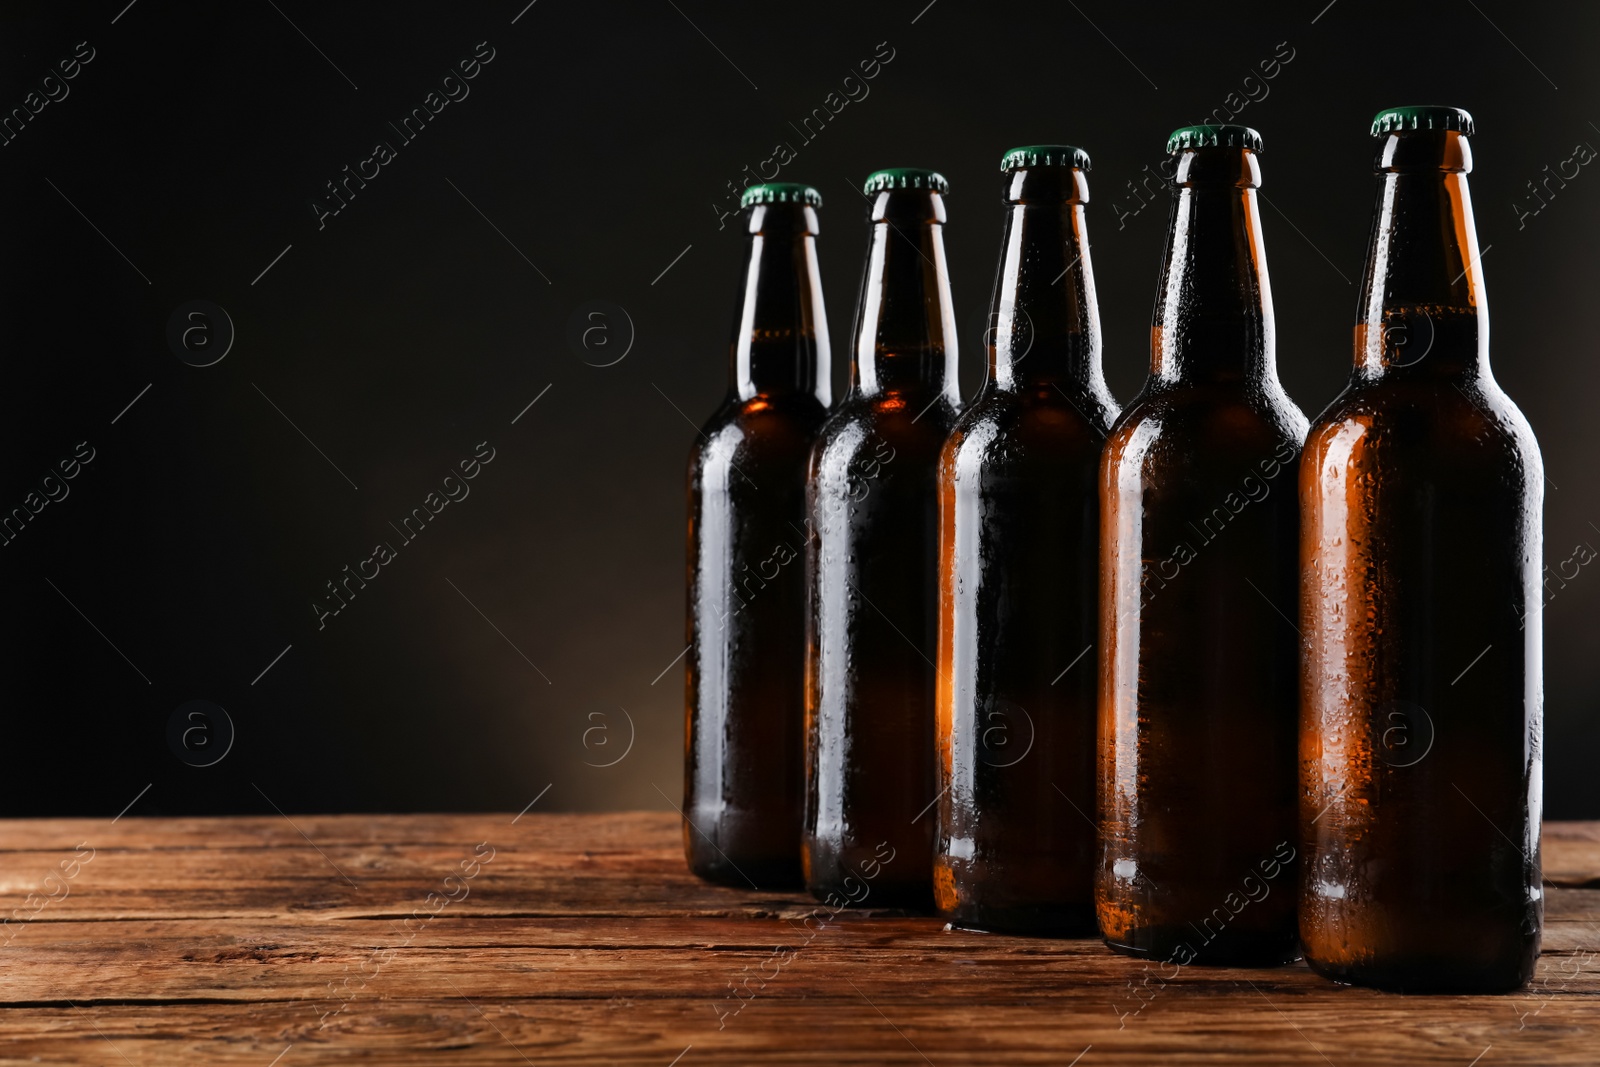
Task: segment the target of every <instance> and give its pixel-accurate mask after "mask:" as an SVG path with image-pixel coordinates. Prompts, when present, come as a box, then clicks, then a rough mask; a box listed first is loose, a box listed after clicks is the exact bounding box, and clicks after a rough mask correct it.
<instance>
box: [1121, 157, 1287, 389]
mask: <svg viewBox="0 0 1600 1067" xmlns="http://www.w3.org/2000/svg"><path fill="white" fill-rule="evenodd" d="M1174 182H1175V184H1176V186H1177V189H1176V193H1177V196H1176V199H1175V200H1174V201H1173V208H1172V225H1171V227H1170V229H1169V231H1168V234H1167V255H1166V264H1165V266H1164V267H1163V269H1162V277H1161V293H1160V297H1159V303H1158V304H1157V305H1156V312H1155V322H1154V324H1153V326H1152V328H1151V346H1150V373H1151V375H1152V376H1154V377H1156V378H1159V379H1161V380H1162V381H1164V382H1171V383H1183V384H1252V383H1257V382H1261V381H1263V380H1268V379H1271V380H1276V377H1277V365H1276V337H1275V331H1274V325H1273V317H1272V283H1271V281H1270V280H1269V279H1268V277H1267V258H1266V246H1265V244H1264V243H1263V240H1262V233H1261V215H1260V212H1259V208H1258V205H1257V202H1256V186H1258V185H1259V184H1260V183H1261V172H1260V167H1259V164H1257V162H1256V158H1255V153H1253V152H1251V151H1248V150H1246V149H1240V148H1226V147H1208V148H1200V149H1191V150H1188V151H1185V152H1183V153H1182V155H1181V157H1180V158H1179V160H1178V166H1177V170H1176V173H1175V175H1174Z"/></svg>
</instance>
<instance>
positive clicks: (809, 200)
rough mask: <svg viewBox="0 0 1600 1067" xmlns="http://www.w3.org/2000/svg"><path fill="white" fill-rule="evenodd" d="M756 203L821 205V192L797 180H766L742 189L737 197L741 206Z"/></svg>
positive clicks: (745, 206)
mask: <svg viewBox="0 0 1600 1067" xmlns="http://www.w3.org/2000/svg"><path fill="white" fill-rule="evenodd" d="M757 204H806V205H808V206H810V207H821V206H822V194H821V193H819V192H817V191H816V190H815V189H813V188H812V187H811V186H809V185H801V184H800V183H799V182H767V183H766V184H764V185H752V186H750V188H748V189H746V190H745V191H744V195H743V196H741V197H740V198H739V206H740V207H741V208H747V207H754V206H756V205H757Z"/></svg>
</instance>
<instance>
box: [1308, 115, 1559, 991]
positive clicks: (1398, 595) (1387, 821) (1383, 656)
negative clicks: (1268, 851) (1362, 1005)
mask: <svg viewBox="0 0 1600 1067" xmlns="http://www.w3.org/2000/svg"><path fill="white" fill-rule="evenodd" d="M1468 121H1469V122H1470V119H1469V120H1468ZM1391 141H1392V142H1403V143H1391V144H1389V145H1386V146H1385V148H1384V152H1385V155H1386V156H1387V165H1385V159H1384V158H1380V170H1381V171H1383V173H1382V174H1381V175H1380V197H1379V209H1378V211H1377V212H1375V221H1374V231H1373V242H1372V251H1371V252H1370V253H1369V262H1368V278H1367V286H1366V293H1365V295H1364V299H1363V309H1362V314H1361V317H1360V322H1359V323H1358V325H1357V328H1356V356H1357V366H1356V371H1355V374H1354V375H1353V377H1352V381H1351V383H1350V385H1349V387H1348V388H1347V389H1346V390H1345V391H1344V393H1343V394H1341V396H1340V397H1339V398H1338V399H1336V400H1335V401H1334V403H1333V404H1332V405H1331V406H1330V407H1329V408H1328V410H1327V411H1326V412H1324V413H1323V414H1322V415H1321V416H1320V417H1319V418H1318V420H1317V422H1316V425H1315V426H1314V427H1313V429H1312V431H1311V434H1310V436H1309V438H1308V441H1307V446H1306V453H1305V458H1304V459H1303V461H1302V465H1301V468H1300V496H1301V502H1302V508H1303V516H1304V522H1303V539H1302V544H1301V582H1302V616H1301V626H1302V629H1303V630H1304V632H1305V643H1306V657H1305V661H1304V667H1303V677H1302V723H1301V729H1302V733H1301V747H1300V755H1301V775H1302V787H1303V788H1302V795H1301V828H1302V833H1303V837H1304V845H1305V850H1306V865H1305V870H1304V876H1303V877H1304V886H1303V895H1302V908H1301V935H1302V939H1303V941H1304V944H1305V950H1306V958H1307V961H1308V963H1310V965H1311V966H1312V967H1313V968H1314V969H1315V970H1317V971H1319V972H1320V973H1322V974H1324V975H1327V976H1329V977H1331V978H1334V979H1336V980H1339V981H1344V982H1352V983H1359V984H1364V985H1374V986H1378V987H1381V988H1388V989H1394V990H1402V991H1419V992H1422V991H1494V990H1505V989H1513V988H1516V987H1518V986H1520V985H1523V984H1525V983H1526V982H1527V981H1528V980H1529V979H1530V978H1531V976H1532V974H1533V968H1534V964H1535V961H1536V959H1537V957H1538V953H1539V941H1540V931H1541V925H1542V915H1543V904H1542V897H1541V884H1540V882H1541V879H1540V854H1539V853H1540V790H1541V760H1540V749H1541V743H1542V710H1543V709H1542V698H1543V693H1542V681H1541V629H1540V626H1541V622H1540V603H1541V600H1542V597H1541V595H1540V594H1541V589H1540V566H1541V562H1542V559H1541V557H1542V543H1541V536H1542V535H1541V525H1542V509H1543V483H1544V478H1543V466H1542V462H1541V459H1540V456H1539V450H1538V445H1537V444H1536V443H1535V441H1534V438H1533V434H1532V431H1531V429H1530V428H1529V426H1528V423H1527V421H1526V419H1524V418H1523V416H1522V414H1521V412H1520V411H1518V410H1517V408H1516V406H1515V405H1514V404H1512V402H1511V401H1510V399H1509V398H1508V397H1506V395H1505V394H1504V392H1502V391H1501V389H1500V387H1499V386H1498V385H1497V384H1496V383H1495V381H1494V379H1493V376H1492V375H1491V374H1490V372H1489V368H1488V359H1487V354H1488V316H1487V308H1486V305H1485V301H1484V299H1483V292H1482V283H1481V278H1480V277H1479V275H1478V267H1477V263H1476V260H1477V256H1478V251H1477V242H1476V236H1475V233H1474V228H1473V221H1472V211H1471V201H1470V198H1469V196H1468V193H1467V187H1466V179H1465V174H1466V171H1467V169H1469V168H1470V155H1468V154H1466V148H1465V143H1464V141H1465V138H1464V136H1463V135H1462V134H1461V133H1459V132H1457V131H1453V130H1435V131H1424V132H1409V131H1408V132H1404V133H1401V134H1399V135H1397V136H1395V137H1393V138H1391ZM1430 162H1431V164H1432V165H1431V166H1430V165H1429V164H1430ZM1452 279H1453V280H1452Z"/></svg>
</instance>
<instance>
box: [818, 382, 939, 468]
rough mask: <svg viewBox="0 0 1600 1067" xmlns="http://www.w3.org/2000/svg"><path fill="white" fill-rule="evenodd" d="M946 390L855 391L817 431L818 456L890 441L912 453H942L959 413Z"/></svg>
mask: <svg viewBox="0 0 1600 1067" xmlns="http://www.w3.org/2000/svg"><path fill="white" fill-rule="evenodd" d="M960 410H961V409H960V405H959V404H958V403H957V402H956V401H954V400H952V399H951V398H950V397H949V396H948V395H946V394H944V393H933V392H932V391H929V392H927V393H923V394H920V395H919V394H912V393H898V394H879V395H873V396H865V395H862V394H861V393H858V392H854V391H852V392H851V393H850V394H849V395H848V396H846V397H845V398H844V399H843V400H841V401H840V402H839V404H838V405H837V406H836V407H835V408H834V409H833V411H832V413H830V414H829V416H828V419H827V421H826V422H825V423H824V424H823V426H822V428H821V430H820V431H819V432H818V434H817V440H816V444H815V445H814V446H813V452H814V454H816V455H818V456H820V455H823V454H831V453H835V452H840V451H844V452H850V451H855V450H859V449H860V448H861V447H863V445H864V444H866V443H867V442H872V443H874V445H875V444H876V443H877V442H887V443H888V444H890V445H893V446H895V447H897V448H904V449H909V450H911V451H913V452H920V453H927V454H930V455H933V454H937V452H938V450H939V447H940V446H941V445H942V444H943V443H944V440H945V438H946V437H947V436H949V433H950V430H951V428H952V427H953V426H954V425H955V422H956V419H957V417H958V415H959V414H960Z"/></svg>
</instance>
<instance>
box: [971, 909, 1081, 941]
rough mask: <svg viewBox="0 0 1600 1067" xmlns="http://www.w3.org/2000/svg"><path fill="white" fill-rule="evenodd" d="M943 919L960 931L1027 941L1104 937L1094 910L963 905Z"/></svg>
mask: <svg viewBox="0 0 1600 1067" xmlns="http://www.w3.org/2000/svg"><path fill="white" fill-rule="evenodd" d="M939 914H940V916H941V917H942V918H944V919H945V920H946V921H947V922H949V923H950V925H951V926H953V927H955V928H956V929H958V930H977V931H980V932H983V933H990V934H1015V935H1020V936H1023V937H1059V938H1093V937H1099V936H1100V923H1099V922H1098V921H1097V920H1096V919H1095V914H1094V907H1093V906H1092V905H1089V904H1084V905H1081V906H1080V907H1076V908H1074V907H1070V906H1069V907H1062V906H1059V905H1057V906H1051V905H1027V904H1016V905H1009V906H1000V907H997V906H994V905H983V904H962V905H959V906H957V907H954V908H946V909H941V910H940V912H939Z"/></svg>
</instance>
